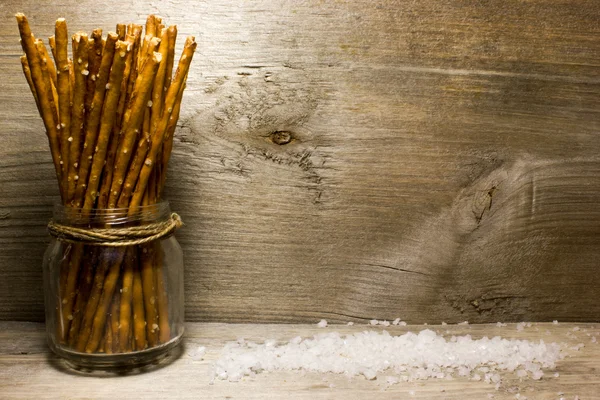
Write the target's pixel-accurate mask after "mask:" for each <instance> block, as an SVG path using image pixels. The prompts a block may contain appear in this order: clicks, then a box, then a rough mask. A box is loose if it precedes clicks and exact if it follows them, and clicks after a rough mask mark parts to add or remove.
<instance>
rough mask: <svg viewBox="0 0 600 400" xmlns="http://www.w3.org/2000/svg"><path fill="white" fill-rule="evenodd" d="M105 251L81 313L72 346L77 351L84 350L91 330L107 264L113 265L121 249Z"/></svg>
mask: <svg viewBox="0 0 600 400" xmlns="http://www.w3.org/2000/svg"><path fill="white" fill-rule="evenodd" d="M106 252H107V253H106V254H104V255H103V257H102V258H101V259H99V260H98V266H97V267H96V272H95V274H94V283H93V285H92V290H91V291H90V296H89V297H88V301H87V303H86V305H85V312H84V313H83V318H82V320H81V327H80V329H79V335H78V336H77V341H76V343H75V346H74V347H75V349H77V351H79V352H82V351H84V350H85V346H86V344H87V342H88V339H89V337H90V334H91V332H92V328H93V326H92V325H93V323H94V315H95V313H96V309H97V307H98V303H99V302H100V296H101V295H102V289H103V287H104V278H105V274H106V271H107V270H108V267H109V264H110V263H113V265H114V263H115V262H116V259H118V256H119V255H121V256H122V252H121V249H109V250H106ZM119 266H120V263H119Z"/></svg>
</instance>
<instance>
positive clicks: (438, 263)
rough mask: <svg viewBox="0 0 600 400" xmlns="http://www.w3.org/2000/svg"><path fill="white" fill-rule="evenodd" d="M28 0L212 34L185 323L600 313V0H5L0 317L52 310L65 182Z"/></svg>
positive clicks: (192, 133) (181, 156)
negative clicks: (43, 101)
mask: <svg viewBox="0 0 600 400" xmlns="http://www.w3.org/2000/svg"><path fill="white" fill-rule="evenodd" d="M45 3H48V4H45ZM144 3H145V4H144ZM17 11H22V12H24V13H26V14H27V16H28V17H29V19H30V22H31V24H32V29H33V31H34V33H35V34H36V35H37V36H41V37H47V36H49V35H51V34H52V33H53V27H54V20H55V19H56V18H58V17H61V16H64V17H66V18H67V22H68V24H69V28H70V31H71V32H74V31H76V30H79V29H84V30H86V31H91V29H92V28H94V27H102V28H104V29H105V32H106V31H108V30H113V29H114V24H115V23H117V22H138V23H142V22H143V21H145V16H146V15H147V14H149V13H157V14H159V15H161V16H163V17H164V18H165V19H166V20H167V22H169V23H177V24H178V26H179V32H180V35H181V36H180V43H179V44H180V46H179V50H178V53H179V51H180V48H181V44H182V43H183V40H182V39H181V38H182V37H183V36H184V35H188V34H195V35H196V37H197V40H198V43H199V46H198V49H199V51H198V55H197V56H196V58H195V60H194V63H193V68H192V71H191V72H190V75H189V76H190V78H189V81H188V91H187V92H186V93H187V94H186V97H185V99H184V103H185V106H184V108H183V110H182V116H181V119H180V127H179V129H178V132H177V133H176V139H175V140H176V143H175V149H174V156H173V159H172V165H171V168H170V170H171V175H170V179H169V181H168V188H167V190H168V198H169V199H170V200H171V202H172V206H173V208H174V209H175V210H176V211H177V212H179V213H180V214H181V215H182V217H183V219H184V221H185V223H186V226H185V227H184V228H183V229H182V230H181V231H180V232H179V233H178V238H179V240H180V242H181V244H182V246H183V248H184V251H185V257H186V275H185V277H186V293H185V294H186V305H187V310H186V313H187V319H188V320H193V321H236V322H292V321H293V322H313V321H317V320H318V319H320V318H326V319H328V320H329V321H330V322H345V321H349V320H361V319H363V320H364V319H371V318H377V319H393V318H396V317H402V318H403V319H405V320H407V321H409V322H412V323H422V322H429V323H432V322H438V323H439V322H440V321H446V322H458V321H462V320H469V321H470V322H496V321H498V320H501V321H520V320H538V321H548V320H552V319H558V320H561V321H575V320H578V321H598V320H600V302H599V301H598V300H599V298H600V289H599V288H600V274H599V264H600V2H598V1H597V0H562V1H555V0H530V1H519V0H496V1H477V0H443V1H440V0H422V1H392V0H388V1H371V0H361V1H355V0H348V1H333V0H332V1H325V0H321V1H319V0H308V1H295V0H294V1H292V0H288V1H285V0H276V1H272V0H262V1H230V0H214V1H213V0H207V1H183V0H177V1H160V2H159V1H154V2H142V1H136V0H121V1H118V2H116V1H115V2H110V1H106V0H95V1H89V0H79V1H73V0H62V1H50V2H39V1H33V0H29V1H22V0H19V1H17V0H4V1H2V3H0V106H1V108H0V110H1V111H0V115H1V118H0V191H1V192H0V319H5V320H42V319H43V296H42V282H41V261H42V254H43V252H44V249H45V246H46V243H47V240H48V236H47V233H46V231H45V224H46V222H47V221H48V219H49V218H50V216H51V205H52V204H53V202H54V201H56V200H57V194H58V193H57V187H56V183H55V178H54V172H53V167H52V165H51V159H50V153H49V151H48V149H47V141H46V138H45V135H44V132H43V126H42V122H41V120H40V118H39V116H38V115H37V111H36V108H35V105H34V102H33V100H32V98H31V95H30V93H29V90H28V88H27V85H26V82H25V79H24V78H23V76H22V73H21V70H20V63H19V55H20V54H21V49H20V46H19V42H18V32H17V29H16V22H15V20H14V14H15V13H16V12H17ZM288 135H289V137H290V139H291V140H290V141H289V143H284V144H278V143H277V142H279V143H281V141H280V140H277V138H282V137H284V138H285V137H287V136H288ZM284 142H285V141H284Z"/></svg>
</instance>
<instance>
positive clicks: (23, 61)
mask: <svg viewBox="0 0 600 400" xmlns="http://www.w3.org/2000/svg"><path fill="white" fill-rule="evenodd" d="M21 67H23V75H25V79H27V84H28V85H29V89H30V90H31V94H33V98H34V99H35V105H36V106H37V108H38V111H39V112H40V114H41V113H42V109H41V108H40V101H39V100H38V96H37V92H36V91H35V86H34V84H33V79H32V78H31V70H30V69H29V62H28V61H27V56H26V55H25V54H23V55H22V56H21Z"/></svg>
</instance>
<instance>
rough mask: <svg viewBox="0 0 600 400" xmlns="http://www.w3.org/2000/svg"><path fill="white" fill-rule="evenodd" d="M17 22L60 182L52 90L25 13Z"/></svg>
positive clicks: (58, 150)
mask: <svg viewBox="0 0 600 400" xmlns="http://www.w3.org/2000/svg"><path fill="white" fill-rule="evenodd" d="M16 18H17V24H18V26H19V34H20V35H21V46H22V47H23V51H24V52H25V55H26V56H27V61H28V63H29V69H30V71H31V79H32V80H33V84H34V87H35V91H36V93H37V97H38V100H39V103H40V109H41V116H42V120H43V122H44V127H45V128H46V134H47V135H48V142H49V144H50V152H51V154H52V161H53V163H54V169H55V171H56V177H57V178H58V182H59V183H60V182H62V169H61V165H60V162H61V156H60V141H59V139H58V131H57V129H56V124H55V123H54V122H55V121H54V110H53V109H52V106H51V105H50V104H49V102H48V100H47V98H48V96H47V94H48V93H49V92H48V91H49V90H50V91H51V90H52V89H51V88H49V87H48V84H47V83H46V81H45V80H44V74H43V72H42V67H41V65H40V64H41V60H40V57H39V54H38V52H37V49H36V46H35V43H34V38H33V34H32V33H31V29H30V27H29V23H28V21H27V18H26V17H25V15H23V14H21V13H18V14H17V15H16ZM62 189H63V187H61V196H62V197H64V196H65V194H66V193H65V192H64V191H63V190H62Z"/></svg>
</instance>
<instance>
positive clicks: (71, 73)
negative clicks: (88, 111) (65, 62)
mask: <svg viewBox="0 0 600 400" xmlns="http://www.w3.org/2000/svg"><path fill="white" fill-rule="evenodd" d="M74 89H75V67H74V66H73V60H72V59H71V58H69V93H70V97H69V101H70V103H71V104H73V91H74ZM71 113H73V110H71Z"/></svg>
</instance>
